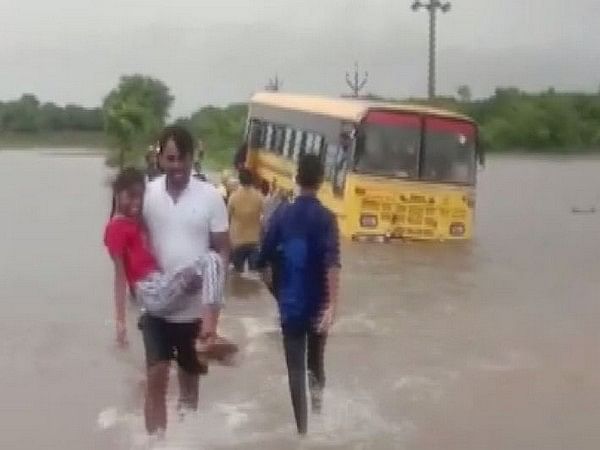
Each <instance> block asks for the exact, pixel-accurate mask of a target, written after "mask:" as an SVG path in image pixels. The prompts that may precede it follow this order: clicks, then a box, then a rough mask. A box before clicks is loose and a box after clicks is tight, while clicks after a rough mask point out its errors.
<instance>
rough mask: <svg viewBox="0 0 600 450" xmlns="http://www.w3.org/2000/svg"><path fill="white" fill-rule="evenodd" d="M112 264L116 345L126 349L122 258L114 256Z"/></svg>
mask: <svg viewBox="0 0 600 450" xmlns="http://www.w3.org/2000/svg"><path fill="white" fill-rule="evenodd" d="M113 262H114V266H115V280H114V301H115V325H116V332H117V344H119V346H120V347H126V346H127V344H128V342H127V322H126V302H127V279H126V278H125V266H124V265H123V258H121V257H120V256H115V257H113Z"/></svg>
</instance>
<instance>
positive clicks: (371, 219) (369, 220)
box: [360, 214, 379, 228]
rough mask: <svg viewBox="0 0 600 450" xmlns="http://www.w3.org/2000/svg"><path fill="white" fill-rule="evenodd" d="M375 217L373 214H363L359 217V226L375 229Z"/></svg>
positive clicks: (376, 222)
mask: <svg viewBox="0 0 600 450" xmlns="http://www.w3.org/2000/svg"><path fill="white" fill-rule="evenodd" d="M378 222H379V221H378V220H377V216H374V215H373V214H363V215H361V216H360V226H361V227H363V228H377V225H378Z"/></svg>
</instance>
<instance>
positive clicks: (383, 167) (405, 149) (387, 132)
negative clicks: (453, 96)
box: [354, 112, 421, 178]
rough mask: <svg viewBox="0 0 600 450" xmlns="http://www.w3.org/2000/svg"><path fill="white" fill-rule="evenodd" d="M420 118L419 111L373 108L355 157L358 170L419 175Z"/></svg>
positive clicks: (361, 171)
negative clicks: (406, 111) (393, 110)
mask: <svg viewBox="0 0 600 450" xmlns="http://www.w3.org/2000/svg"><path fill="white" fill-rule="evenodd" d="M420 141H421V119H420V118H419V117H418V116H417V115H409V114H397V113H389V112H371V113H369V114H368V115H367V118H366V120H365V122H364V123H363V126H362V130H361V133H360V138H359V139H358V142H357V148H356V152H355V157H354V169H355V170H356V171H357V172H360V173H365V174H372V175H383V176H393V177H398V178H415V177H417V176H418V161H419V149H420Z"/></svg>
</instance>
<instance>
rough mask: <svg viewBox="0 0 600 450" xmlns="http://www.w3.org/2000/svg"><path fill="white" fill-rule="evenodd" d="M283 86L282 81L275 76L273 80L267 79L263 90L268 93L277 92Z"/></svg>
mask: <svg viewBox="0 0 600 450" xmlns="http://www.w3.org/2000/svg"><path fill="white" fill-rule="evenodd" d="M282 86H283V81H282V80H280V79H279V75H277V74H275V77H274V78H269V82H268V83H267V85H266V86H265V90H267V91H270V92H279V90H280V89H281V87H282Z"/></svg>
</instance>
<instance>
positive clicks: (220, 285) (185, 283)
mask: <svg viewBox="0 0 600 450" xmlns="http://www.w3.org/2000/svg"><path fill="white" fill-rule="evenodd" d="M190 272H192V273H195V274H196V275H198V276H200V277H201V278H202V303H203V304H205V305H210V306H212V307H216V308H220V307H222V306H223V304H224V293H223V290H224V285H225V270H224V267H223V261H222V260H221V257H220V256H219V255H218V254H217V253H215V252H212V251H210V252H208V253H207V254H206V255H204V256H202V257H201V258H198V259H197V260H196V261H195V262H194V263H193V264H192V265H191V266H190V267H186V268H185V269H183V270H180V271H179V272H177V273H175V274H173V275H170V274H165V273H161V272H152V273H150V274H149V275H148V276H147V277H146V278H144V279H143V280H140V281H138V282H137V283H136V285H135V296H136V298H137V300H138V301H139V302H140V304H141V306H142V307H143V308H144V309H145V310H146V311H148V312H149V313H150V314H154V315H158V316H166V315H169V314H173V313H176V312H178V311H180V310H182V309H184V308H186V307H188V306H189V302H190V301H191V300H192V297H193V295H189V294H188V292H187V291H188V287H189V284H190V281H189V279H190V276H189V273H190Z"/></svg>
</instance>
